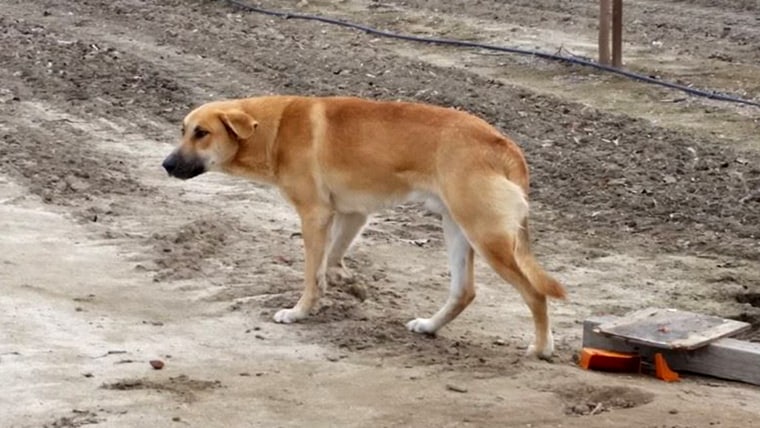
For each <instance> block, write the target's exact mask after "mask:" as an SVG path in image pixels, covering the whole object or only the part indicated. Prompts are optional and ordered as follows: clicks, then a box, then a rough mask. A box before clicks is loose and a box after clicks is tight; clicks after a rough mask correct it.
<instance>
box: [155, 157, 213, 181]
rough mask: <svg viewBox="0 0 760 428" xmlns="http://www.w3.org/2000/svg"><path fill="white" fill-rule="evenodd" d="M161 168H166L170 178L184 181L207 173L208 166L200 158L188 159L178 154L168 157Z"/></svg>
mask: <svg viewBox="0 0 760 428" xmlns="http://www.w3.org/2000/svg"><path fill="white" fill-rule="evenodd" d="M161 166H163V167H164V169H165V170H166V172H167V173H168V174H169V175H170V176H172V177H176V178H179V179H182V180H187V179H190V178H193V177H197V176H199V175H201V174H203V173H204V172H206V165H205V164H204V162H203V161H202V160H201V159H200V158H198V157H190V158H188V157H185V156H181V155H179V154H176V153H172V154H170V155H169V156H167V157H166V159H164V162H163V163H162V164H161Z"/></svg>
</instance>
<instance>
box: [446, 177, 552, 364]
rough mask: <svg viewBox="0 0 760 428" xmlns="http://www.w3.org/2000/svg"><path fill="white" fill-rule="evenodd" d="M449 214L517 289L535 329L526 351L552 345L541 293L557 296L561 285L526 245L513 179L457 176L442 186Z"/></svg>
mask: <svg viewBox="0 0 760 428" xmlns="http://www.w3.org/2000/svg"><path fill="white" fill-rule="evenodd" d="M447 190H448V192H447V195H446V196H447V203H448V204H449V206H450V210H451V213H452V216H453V217H454V219H455V220H456V221H457V222H458V223H459V224H460V226H461V227H462V229H463V230H464V231H465V233H466V234H467V237H468V238H469V240H470V242H471V243H472V245H473V247H474V248H475V250H476V251H477V252H478V254H480V255H481V256H482V257H483V258H485V259H486V261H487V262H488V264H489V265H490V266H491V267H492V268H493V269H494V270H495V271H496V273H498V274H499V276H501V277H502V278H503V279H504V280H505V281H507V282H509V283H510V284H512V285H513V286H514V287H515V288H517V290H518V291H519V292H520V294H521V295H522V297H523V299H524V300H525V303H526V304H527V306H528V308H529V309H530V311H531V314H532V316H533V322H534V325H535V329H536V338H535V342H534V343H533V345H531V347H530V348H529V350H528V352H529V353H530V354H535V355H537V356H539V357H544V358H545V357H549V356H551V354H552V353H553V351H554V341H553V338H552V332H551V326H550V324H549V315H548V311H547V300H546V298H547V296H551V297H557V298H563V297H564V293H565V291H564V289H563V287H562V286H561V285H560V284H559V283H558V282H557V281H556V280H555V279H553V278H552V277H551V276H549V275H548V274H546V272H544V270H543V269H542V268H541V267H540V266H539V265H538V262H536V260H535V259H534V257H533V254H532V252H531V250H530V242H529V239H528V231H527V225H528V224H527V218H528V202H527V200H526V198H525V192H524V191H523V189H522V188H521V187H520V186H518V185H517V184H515V183H513V182H511V181H509V180H507V179H506V178H504V177H500V176H491V177H478V178H476V179H470V180H463V181H462V182H458V183H456V184H454V185H452V186H451V187H450V188H449V189H447Z"/></svg>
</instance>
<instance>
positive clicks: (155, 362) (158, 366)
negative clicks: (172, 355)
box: [150, 360, 164, 370]
mask: <svg viewBox="0 0 760 428" xmlns="http://www.w3.org/2000/svg"><path fill="white" fill-rule="evenodd" d="M150 366H151V367H153V368H154V369H156V370H161V369H162V368H164V362H163V361H161V360H150Z"/></svg>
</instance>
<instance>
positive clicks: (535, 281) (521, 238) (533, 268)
mask: <svg viewBox="0 0 760 428" xmlns="http://www.w3.org/2000/svg"><path fill="white" fill-rule="evenodd" d="M520 226H521V227H520V231H519V232H518V239H517V242H516V245H515V259H516V261H517V264H518V266H519V268H520V270H521V271H522V274H523V275H524V276H525V277H526V278H527V279H528V281H529V282H530V285H532V286H533V288H534V289H535V290H536V291H538V292H539V293H541V294H543V295H545V296H549V297H554V298H557V299H564V298H565V297H566V292H565V287H563V286H562V284H560V283H559V281H557V280H556V279H554V278H552V276H551V275H549V274H548V273H546V271H544V269H543V268H542V267H541V265H539V264H538V261H537V260H536V258H535V257H534V256H533V252H532V251H531V249H530V233H529V231H528V217H527V216H526V217H524V218H523V220H522V222H521V225H520Z"/></svg>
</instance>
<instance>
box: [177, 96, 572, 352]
mask: <svg viewBox="0 0 760 428" xmlns="http://www.w3.org/2000/svg"><path fill="white" fill-rule="evenodd" d="M163 166H164V168H165V169H166V170H167V172H168V173H169V174H170V175H173V176H175V177H178V178H182V179H188V178H192V177H194V176H196V175H198V174H201V173H203V172H206V171H219V172H224V173H228V174H232V175H236V176H242V177H247V178H250V179H252V180H255V181H258V182H263V183H269V184H273V185H275V186H277V187H278V188H279V190H280V191H281V192H282V194H283V195H284V196H285V197H286V198H287V199H288V200H289V201H290V202H291V203H292V204H293V205H294V206H295V208H296V210H297V212H298V215H299V216H300V219H301V226H302V229H303V239H304V245H305V250H306V262H305V279H304V291H303V295H302V296H301V298H300V300H298V303H296V305H295V306H294V307H293V308H291V309H282V310H280V311H279V312H277V313H276V314H275V316H274V320H275V321H276V322H280V323H292V322H295V321H298V320H301V319H303V318H306V317H307V316H308V315H309V312H310V311H311V310H312V308H314V306H315V304H316V303H317V300H318V299H319V297H320V295H321V294H322V292H323V291H324V289H325V287H326V276H327V274H328V273H335V274H339V273H341V272H343V263H342V259H343V255H344V253H345V252H346V250H347V249H348V247H349V246H350V244H351V242H352V241H353V239H354V237H356V235H357V234H358V233H359V231H360V230H361V229H362V227H363V226H364V224H365V222H366V220H367V216H368V215H370V214H372V213H373V212H375V211H378V210H379V209H382V208H385V207H389V206H392V205H395V204H399V203H401V202H405V201H424V202H425V204H426V206H427V207H428V208H429V209H430V210H432V211H435V212H437V213H439V214H441V215H442V216H443V230H444V235H445V239H446V246H447V251H448V256H449V264H450V269H451V290H450V294H449V298H448V300H447V301H446V303H445V305H444V306H443V307H442V308H441V309H440V310H438V312H437V313H436V314H435V315H433V316H432V317H431V318H417V319H415V320H412V321H410V322H409V323H408V324H407V327H408V328H409V330H411V331H413V332H418V333H431V334H432V333H434V332H436V331H437V330H438V329H440V328H441V327H443V326H444V325H446V323H448V322H449V321H451V320H453V319H454V318H456V316H457V315H459V313H460V312H462V310H464V308H465V307H467V305H469V304H470V302H471V301H472V300H473V299H474V298H475V284H474V278H473V256H474V251H477V253H478V254H480V255H481V256H482V257H484V258H485V260H486V261H487V262H488V263H489V265H490V266H491V267H492V268H493V269H494V270H495V271H496V272H497V273H498V274H499V275H500V276H501V277H502V278H503V279H504V280H506V281H507V282H509V283H511V284H512V285H514V286H515V287H516V288H517V290H518V291H519V292H520V294H522V297H523V298H524V299H525V302H526V303H527V305H528V307H529V308H530V310H531V312H532V315H533V319H534V322H535V327H536V339H535V343H534V344H533V345H532V346H531V347H530V350H529V352H530V353H534V354H536V355H538V356H541V357H548V356H550V355H551V354H552V353H553V349H554V344H553V339H552V333H551V329H550V325H549V317H548V314H547V302H546V298H547V296H550V297H556V298H564V295H565V290H564V289H563V287H562V285H560V284H559V283H558V282H557V281H556V280H554V279H553V278H552V277H550V276H549V275H547V274H546V272H544V270H543V269H542V268H541V267H540V266H539V264H538V263H537V262H536V260H535V259H534V257H533V254H532V253H531V250H530V243H529V238H528V223H527V220H528V202H527V194H528V167H527V165H526V163H525V159H524V158H523V155H522V152H521V150H520V148H519V147H518V146H517V145H516V144H515V143H513V142H512V141H511V140H510V139H508V138H507V137H505V136H503V135H501V134H500V133H499V132H498V131H497V130H496V129H494V128H493V127H492V126H490V125H489V124H488V123H486V122H484V121H483V120H481V119H479V118H477V117H474V116H472V115H470V114H467V113H464V112H460V111H457V110H453V109H446V108H441V107H435V106H431V105H424V104H412V103H403V102H377V101H369V100H362V99H357V98H338V97H334V98H311V97H295V96H272V97H260V98H250V99H242V100H230V101H219V102H212V103H208V104H205V105H203V106H201V107H199V108H197V109H196V110H194V111H192V112H191V113H190V114H188V115H187V117H186V118H185V120H184V123H183V130H182V142H181V143H180V145H179V147H178V148H177V149H176V150H174V151H173V152H172V154H170V155H169V156H168V157H167V158H166V160H164V163H163Z"/></svg>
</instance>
